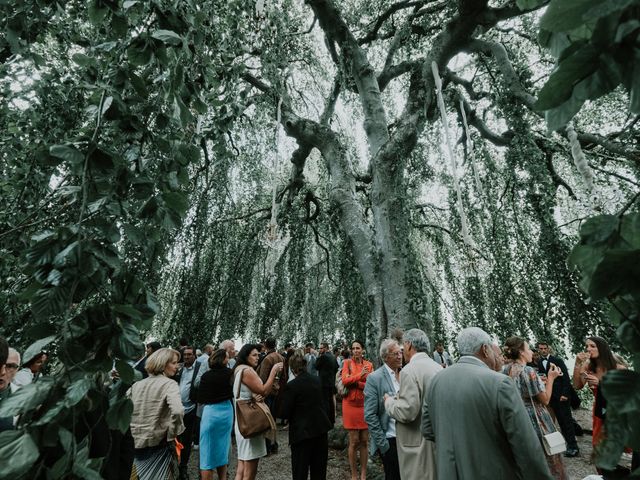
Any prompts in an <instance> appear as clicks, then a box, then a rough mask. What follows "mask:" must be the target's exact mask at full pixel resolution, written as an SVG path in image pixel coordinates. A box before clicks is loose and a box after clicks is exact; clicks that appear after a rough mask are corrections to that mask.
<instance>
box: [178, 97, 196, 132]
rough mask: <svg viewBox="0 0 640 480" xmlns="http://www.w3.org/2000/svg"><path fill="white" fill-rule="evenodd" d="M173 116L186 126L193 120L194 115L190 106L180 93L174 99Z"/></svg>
mask: <svg viewBox="0 0 640 480" xmlns="http://www.w3.org/2000/svg"><path fill="white" fill-rule="evenodd" d="M173 118H175V119H176V120H178V121H179V122H180V125H181V126H183V127H186V126H187V125H188V124H189V123H191V122H193V120H194V119H193V115H192V114H191V111H190V110H189V108H188V107H187V106H186V105H185V104H184V102H183V101H182V99H181V98H180V96H179V95H176V96H175V97H174V99H173Z"/></svg>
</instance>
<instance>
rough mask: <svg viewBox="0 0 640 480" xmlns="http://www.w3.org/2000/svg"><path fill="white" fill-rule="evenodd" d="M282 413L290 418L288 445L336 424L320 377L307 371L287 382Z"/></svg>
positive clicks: (312, 436) (317, 434)
mask: <svg viewBox="0 0 640 480" xmlns="http://www.w3.org/2000/svg"><path fill="white" fill-rule="evenodd" d="M279 416H280V418H288V419H289V445H295V444H296V443H299V442H302V441H303V440H308V439H311V438H315V437H318V436H320V435H324V434H326V433H327V432H328V431H329V430H331V428H332V427H333V425H332V424H331V422H330V421H329V417H328V415H327V410H326V405H325V403H324V399H323V396H322V389H321V388H320V380H318V378H317V377H315V376H314V375H311V374H309V373H307V372H306V371H303V372H302V373H300V375H298V376H297V377H296V378H294V379H293V380H291V381H290V382H289V383H287V386H286V388H285V390H284V393H283V399H282V406H281V409H280V415H279Z"/></svg>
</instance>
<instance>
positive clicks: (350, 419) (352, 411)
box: [341, 340, 373, 480]
mask: <svg viewBox="0 0 640 480" xmlns="http://www.w3.org/2000/svg"><path fill="white" fill-rule="evenodd" d="M363 355H364V343H362V342H361V341H359V340H354V341H353V342H352V343H351V358H350V359H349V360H345V361H344V363H343V365H342V373H341V376H342V384H343V385H344V386H345V387H347V388H348V389H349V392H348V393H347V395H346V396H345V397H344V398H343V399H342V422H343V424H344V428H345V430H347V431H348V432H349V452H348V455H349V467H350V469H351V479H352V480H357V479H358V458H357V457H358V452H360V475H359V477H360V480H364V479H365V478H367V458H368V453H367V443H368V433H369V430H368V428H369V426H368V425H367V422H365V420H364V385H365V382H366V381H367V376H368V375H369V374H370V373H371V372H373V364H372V363H371V362H369V361H368V360H365V359H364V357H363Z"/></svg>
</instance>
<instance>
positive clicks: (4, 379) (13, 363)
mask: <svg viewBox="0 0 640 480" xmlns="http://www.w3.org/2000/svg"><path fill="white" fill-rule="evenodd" d="M19 368H20V354H19V353H18V351H17V350H16V349H15V348H9V354H8V356H7V363H6V364H5V365H4V371H2V373H1V374H0V402H1V401H2V400H4V399H5V398H7V397H9V396H10V395H11V393H12V392H13V390H14V387H13V385H12V384H11V382H12V381H13V377H15V376H16V373H17V372H18V369H19ZM11 429H13V418H11V417H8V418H0V432H1V431H4V430H11Z"/></svg>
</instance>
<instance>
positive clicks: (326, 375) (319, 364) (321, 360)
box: [316, 342, 338, 424]
mask: <svg viewBox="0 0 640 480" xmlns="http://www.w3.org/2000/svg"><path fill="white" fill-rule="evenodd" d="M316 369H317V370H318V377H319V378H320V386H321V387H322V397H323V398H324V401H325V402H326V404H327V414H328V415H329V420H330V421H331V423H332V424H333V423H335V421H336V404H335V397H334V394H335V388H336V385H335V382H336V373H337V372H338V362H337V360H336V357H334V356H333V353H331V350H330V349H329V344H328V343H327V342H322V343H321V344H320V355H319V356H318V358H317V360H316Z"/></svg>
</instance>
